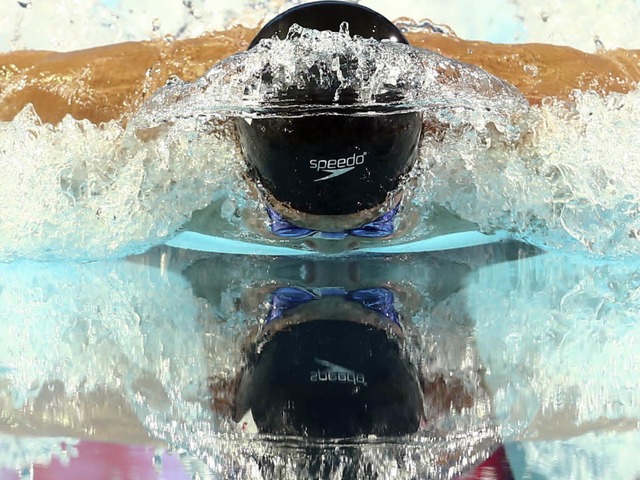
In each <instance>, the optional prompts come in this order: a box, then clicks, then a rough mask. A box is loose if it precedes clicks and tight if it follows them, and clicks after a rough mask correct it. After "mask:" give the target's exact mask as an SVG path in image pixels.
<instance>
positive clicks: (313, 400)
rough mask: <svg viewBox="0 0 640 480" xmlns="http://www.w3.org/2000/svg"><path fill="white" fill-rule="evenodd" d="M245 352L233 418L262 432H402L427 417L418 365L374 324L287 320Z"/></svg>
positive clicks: (414, 428)
mask: <svg viewBox="0 0 640 480" xmlns="http://www.w3.org/2000/svg"><path fill="white" fill-rule="evenodd" d="M247 357H248V358H247V359H246V363H247V364H246V368H245V369H244V372H243V375H242V379H241V381H240V385H239V387H238V391H237V393H236V399H235V412H234V417H235V419H236V420H237V421H241V422H243V423H244V422H249V423H253V424H255V426H256V427H257V431H258V432H260V433H266V434H273V435H291V436H304V437H311V438H324V439H327V438H352V437H363V436H368V435H376V436H398V435H406V434H410V433H413V432H416V431H417V430H418V428H419V426H420V421H421V419H422V418H423V403H422V392H421V389H420V384H419V381H418V376H417V372H416V370H415V368H414V367H413V366H412V364H411V362H410V361H409V360H408V358H407V356H406V352H404V349H403V346H402V341H401V339H400V338H399V337H398V336H396V335H394V334H393V333H392V331H390V330H389V329H385V328H379V327H377V326H375V325H373V324H372V323H361V322H359V321H352V320H335V319H322V318H319V319H314V320H310V321H306V322H303V323H295V324H291V323H288V324H286V325H285V326H284V327H283V328H279V329H277V330H276V331H274V332H271V333H269V334H268V339H267V340H266V341H264V342H258V343H257V344H256V346H255V348H252V349H251V350H250V351H249V352H248V354H247Z"/></svg>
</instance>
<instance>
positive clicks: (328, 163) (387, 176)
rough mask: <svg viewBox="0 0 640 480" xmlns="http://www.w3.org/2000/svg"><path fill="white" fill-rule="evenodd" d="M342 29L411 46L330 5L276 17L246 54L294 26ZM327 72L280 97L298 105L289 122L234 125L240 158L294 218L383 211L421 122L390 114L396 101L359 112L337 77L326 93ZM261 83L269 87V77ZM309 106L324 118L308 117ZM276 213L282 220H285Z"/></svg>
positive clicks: (362, 13)
mask: <svg viewBox="0 0 640 480" xmlns="http://www.w3.org/2000/svg"><path fill="white" fill-rule="evenodd" d="M343 22H347V23H348V27H349V34H350V35H359V36H361V37H364V38H373V39H376V40H391V41H396V42H399V43H405V44H408V42H407V39H406V38H405V37H404V35H403V34H402V32H400V30H399V29H398V28H397V27H396V26H395V25H393V23H391V22H390V21H389V20H387V19H386V18H385V17H383V16H382V15H380V14H379V13H377V12H374V11H373V10H371V9H369V8H366V7H363V6H361V5H356V4H352V3H346V2H335V1H328V2H314V3H309V4H304V5H300V6H297V7H294V8H292V9H290V10H287V11H286V12H284V13H282V14H281V15H279V16H277V17H276V18H274V19H273V20H271V21H270V22H269V23H267V24H266V25H265V26H264V27H263V28H262V30H260V32H259V33H258V35H257V36H256V38H255V39H254V40H253V41H252V42H251V45H250V48H253V47H254V46H255V45H257V44H258V42H259V41H260V40H262V39H266V38H271V37H273V36H274V35H275V36H278V37H280V38H281V39H283V38H285V37H286V35H287V33H288V32H289V28H290V27H291V26H292V25H294V24H298V25H300V26H302V27H306V28H312V29H316V30H331V31H336V32H337V31H340V26H341V24H342V23H343ZM343 60H344V62H343V63H347V64H348V63H349V62H357V59H343ZM325 67H326V66H325ZM325 67H322V66H319V65H317V64H316V65H312V66H311V67H310V68H309V72H308V75H307V76H306V80H305V82H306V84H304V85H303V86H302V87H300V85H299V84H298V85H296V86H295V87H294V86H292V87H291V88H287V89H285V91H284V92H282V94H281V97H279V98H278V100H284V101H286V102H288V103H290V104H295V107H292V110H290V111H289V112H288V113H289V114H288V115H287V114H282V115H274V116H271V117H269V118H258V119H251V121H244V120H242V119H238V121H237V130H238V134H239V138H240V145H241V147H242V151H243V154H244V156H245V158H246V160H247V162H248V164H249V167H250V170H251V172H252V174H253V175H254V176H255V177H257V179H258V180H259V182H260V183H261V184H262V185H263V187H264V189H265V190H266V191H267V192H268V194H269V195H270V196H271V197H272V199H273V200H275V201H277V202H280V203H282V204H284V205H286V206H288V207H291V208H293V209H294V210H296V211H299V212H303V213H306V214H311V215H344V214H353V213H357V212H362V211H364V210H368V209H374V208H376V207H380V206H381V205H383V204H384V203H385V201H386V200H387V198H388V194H389V193H390V192H393V191H394V190H396V189H397V187H398V184H399V182H400V179H401V177H402V176H403V175H404V174H406V173H407V172H408V171H409V169H410V168H411V166H412V165H413V163H414V160H415V156H416V153H417V145H418V141H419V137H420V132H421V130H422V119H421V115H420V114H419V113H416V112H407V111H404V112H403V111H398V110H394V107H393V105H391V102H397V101H398V100H401V99H399V98H397V97H394V96H393V94H389V95H387V96H385V97H384V98H383V97H380V98H376V99H375V104H374V105H367V106H366V107H362V106H360V107H358V106H357V105H355V101H356V99H357V92H355V91H354V90H353V89H350V88H342V87H341V85H340V80H339V79H338V77H337V74H335V72H333V74H332V75H333V76H335V78H331V79H330V80H329V81H328V85H327V79H326V77H327V69H326V68H325ZM329 71H330V69H329ZM330 76H331V73H330ZM320 78H322V79H323V80H322V81H320V80H318V79H320ZM263 80H264V81H265V82H268V81H269V72H268V71H266V72H264V79H263ZM323 82H324V83H323ZM309 106H314V107H319V106H321V107H322V110H313V109H311V110H309ZM298 107H299V109H298ZM296 109H298V110H297V111H296ZM307 110H309V111H307ZM312 110H313V111H312ZM279 213H281V214H284V215H285V217H286V212H279ZM379 213H380V212H376V213H374V214H372V218H375V217H377V216H378V215H379ZM307 226H309V227H313V225H310V224H308V225H307ZM353 226H356V225H347V227H353Z"/></svg>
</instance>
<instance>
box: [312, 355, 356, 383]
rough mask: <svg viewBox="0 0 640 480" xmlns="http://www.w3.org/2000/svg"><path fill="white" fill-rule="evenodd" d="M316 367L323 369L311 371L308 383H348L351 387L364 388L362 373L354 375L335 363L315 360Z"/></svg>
mask: <svg viewBox="0 0 640 480" xmlns="http://www.w3.org/2000/svg"><path fill="white" fill-rule="evenodd" d="M315 361H316V363H317V364H318V365H320V366H322V367H324V369H320V368H318V369H317V370H311V372H310V374H309V381H311V382H337V383H350V384H352V385H363V386H366V385H367V382H366V381H365V378H364V374H363V373H356V372H354V371H353V370H350V369H348V368H345V367H341V366H340V365H336V364H335V363H331V362H328V361H326V360H322V359H320V358H317V357H316V358H315Z"/></svg>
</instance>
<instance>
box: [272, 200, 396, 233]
mask: <svg viewBox="0 0 640 480" xmlns="http://www.w3.org/2000/svg"><path fill="white" fill-rule="evenodd" d="M399 210H400V204H398V205H396V206H395V207H394V208H393V210H391V211H389V212H387V213H385V214H384V215H381V216H379V217H378V218H376V219H375V220H373V221H371V222H369V223H365V224H364V225H362V226H360V227H357V228H350V229H346V230H343V231H342V232H324V231H322V230H314V229H311V228H305V227H299V226H297V225H295V224H293V223H291V222H290V221H288V220H285V219H284V217H283V216H282V215H280V214H279V213H278V212H276V211H275V210H273V209H272V208H271V207H269V206H267V214H268V215H269V221H270V225H269V228H270V230H271V232H272V233H273V234H275V235H277V236H279V237H285V238H303V237H309V236H312V235H313V236H318V237H320V238H324V239H328V240H342V239H343V238H346V237H347V236H349V235H350V236H354V237H363V238H384V237H388V236H389V235H391V234H392V233H393V232H394V231H395V225H394V221H395V218H396V216H397V214H398V211H399Z"/></svg>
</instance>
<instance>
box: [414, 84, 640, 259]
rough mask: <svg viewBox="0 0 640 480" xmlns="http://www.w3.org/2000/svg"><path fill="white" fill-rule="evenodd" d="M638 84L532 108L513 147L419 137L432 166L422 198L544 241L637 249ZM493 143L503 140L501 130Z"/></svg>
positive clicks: (578, 248) (603, 251) (594, 251)
mask: <svg viewBox="0 0 640 480" xmlns="http://www.w3.org/2000/svg"><path fill="white" fill-rule="evenodd" d="M638 122H640V91H637V90H636V91H633V92H631V93H629V94H626V95H622V94H611V95H609V96H607V97H604V98H603V97H600V96H598V95H596V94H593V93H576V94H575V96H574V103H573V104H567V103H562V104H560V103H556V102H549V103H546V104H545V105H543V106H542V107H539V108H535V109H533V110H532V116H531V124H530V125H531V132H532V133H531V136H530V137H529V138H528V139H525V141H524V142H522V143H520V144H519V145H516V146H505V145H504V144H500V143H499V144H498V145H496V144H495V137H494V139H493V140H494V142H493V143H492V138H486V137H478V136H477V135H468V136H467V137H466V138H465V137H464V136H462V137H460V136H459V135H455V133H453V134H452V138H451V139H450V140H449V139H447V138H445V140H444V141H443V142H434V141H426V142H424V145H423V146H424V150H423V153H422V154H421V156H422V157H423V158H424V159H425V160H426V161H427V163H428V164H429V167H430V174H429V175H428V176H427V178H426V179H425V182H424V184H423V185H422V190H421V196H420V198H421V199H422V200H423V201H426V200H427V199H428V200H431V201H435V202H438V203H441V204H443V205H446V206H447V207H448V208H450V209H451V210H452V211H454V212H455V213H457V214H458V215H460V216H462V217H463V218H465V219H469V220H471V221H474V222H476V223H478V225H480V226H481V227H482V228H483V229H485V230H487V231H491V230H494V229H505V230H508V231H510V232H513V233H514V234H515V235H516V236H517V237H519V238H522V239H524V240H526V241H529V242H532V243H534V244H536V245H539V246H542V247H544V248H552V249H562V250H564V251H569V252H580V253H586V254H591V255H596V256H608V257H634V256H636V255H637V254H638V253H639V252H640V241H639V236H638V232H640V230H639V228H640V216H639V213H640V210H639V206H640V194H639V193H638V188H637V185H638V184H639V183H638V182H640V169H639V168H638V165H640V157H639V156H640V141H639V140H638V136H637V135H636V134H635V125H637V124H638ZM498 142H500V139H498Z"/></svg>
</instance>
